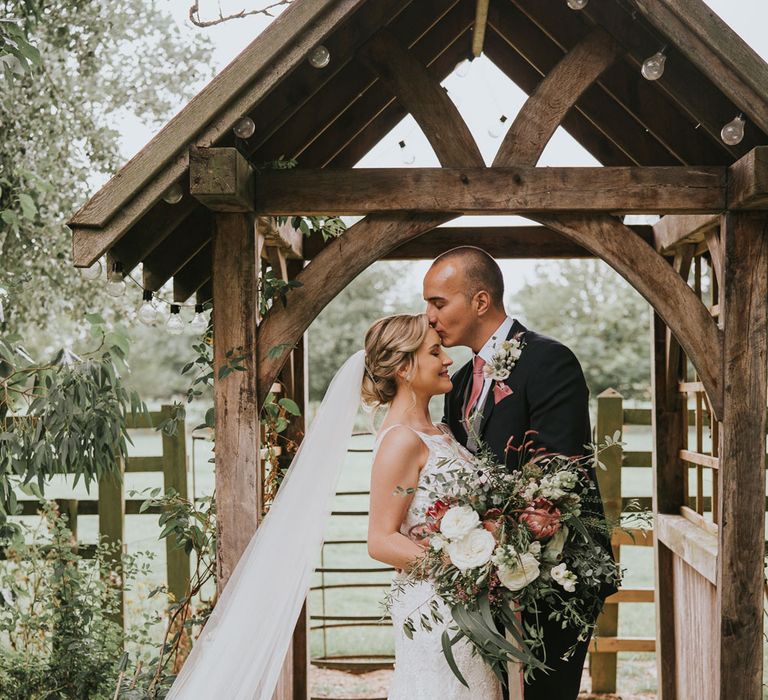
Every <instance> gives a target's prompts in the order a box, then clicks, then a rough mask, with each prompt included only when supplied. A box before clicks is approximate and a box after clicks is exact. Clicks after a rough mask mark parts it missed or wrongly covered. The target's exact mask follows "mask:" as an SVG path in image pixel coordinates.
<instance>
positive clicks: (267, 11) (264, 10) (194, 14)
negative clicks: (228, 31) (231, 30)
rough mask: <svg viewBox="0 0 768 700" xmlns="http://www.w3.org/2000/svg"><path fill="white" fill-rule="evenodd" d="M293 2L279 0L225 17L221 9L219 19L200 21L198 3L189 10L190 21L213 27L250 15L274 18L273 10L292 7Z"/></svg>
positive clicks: (197, 24)
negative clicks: (287, 6)
mask: <svg viewBox="0 0 768 700" xmlns="http://www.w3.org/2000/svg"><path fill="white" fill-rule="evenodd" d="M290 3H291V0H277V2H273V3H270V4H269V5H267V6H265V7H261V8H256V9H253V10H240V12H234V13H232V14H230V15H224V14H223V13H222V11H221V7H219V16H218V18H217V19H210V20H202V19H200V3H198V2H196V3H194V4H193V5H192V6H191V7H190V8H189V19H190V21H191V22H192V24H194V25H195V26H197V27H212V26H214V25H216V24H221V23H222V22H228V21H229V20H232V19H242V18H243V17H248V16H250V15H266V16H268V17H274V15H273V14H272V10H274V9H275V8H276V7H280V6H284V5H290Z"/></svg>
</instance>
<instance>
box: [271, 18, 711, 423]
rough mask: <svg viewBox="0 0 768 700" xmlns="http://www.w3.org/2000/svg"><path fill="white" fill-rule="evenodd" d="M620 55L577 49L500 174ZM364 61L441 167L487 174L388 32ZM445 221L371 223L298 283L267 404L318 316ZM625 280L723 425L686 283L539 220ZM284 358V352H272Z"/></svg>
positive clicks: (656, 261) (462, 131)
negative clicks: (671, 339) (685, 360)
mask: <svg viewBox="0 0 768 700" xmlns="http://www.w3.org/2000/svg"><path fill="white" fill-rule="evenodd" d="M620 51H621V49H620V47H619V46H618V44H616V42H615V41H614V40H613V39H612V38H611V37H610V36H609V35H608V34H607V33H605V32H604V31H603V30H601V29H596V30H594V31H593V32H591V33H590V34H588V35H587V36H586V37H585V38H584V39H583V40H582V41H581V42H580V43H579V44H577V45H576V46H575V47H574V48H573V49H572V50H571V51H570V52H568V54H567V55H566V56H565V57H564V58H563V59H562V61H561V62H560V63H559V64H558V65H557V66H556V67H555V68H554V70H552V71H551V72H550V73H549V74H548V75H547V77H546V78H545V79H544V80H543V81H542V82H541V84H540V85H539V87H538V88H537V90H536V91H535V92H534V93H533V94H532V95H531V96H530V97H529V98H528V100H527V101H526V103H525V104H524V106H523V108H522V109H521V110H520V113H519V114H518V116H517V117H516V119H515V121H514V122H513V124H512V126H511V127H510V129H509V131H508V132H507V134H506V136H505V138H504V140H503V142H502V144H501V146H500V147H499V150H498V153H497V155H496V157H495V159H494V161H493V167H502V166H521V165H522V166H525V165H529V166H533V165H535V164H536V163H537V162H538V159H539V157H540V156H541V154H542V152H543V151H544V148H545V147H546V145H547V143H548V142H549V140H550V138H551V137H552V135H553V134H554V133H555V131H556V129H557V127H558V126H559V125H560V124H561V122H562V120H563V119H564V117H565V115H566V114H567V113H568V111H569V110H570V109H571V108H572V107H573V106H574V105H575V104H576V102H577V101H578V99H579V98H580V97H581V95H582V94H583V93H584V92H585V91H586V90H587V89H588V88H589V87H590V86H591V85H592V84H593V83H594V82H595V80H597V78H598V77H599V76H600V75H601V74H602V73H603V72H604V71H605V70H607V69H608V68H609V67H610V66H611V65H612V64H613V63H614V61H615V60H616V59H617V57H618V56H619V55H620ZM360 58H361V59H362V60H363V61H365V62H366V63H367V65H369V66H370V67H371V69H372V70H373V71H374V72H375V73H376V74H377V75H378V76H379V78H380V79H381V80H382V81H383V82H384V83H386V84H387V85H388V87H389V88H390V89H391V90H392V92H394V94H395V95H396V96H397V97H398V99H399V101H400V102H401V103H402V104H403V105H404V106H405V107H406V108H407V109H408V111H409V112H410V113H411V114H412V116H413V118H414V119H415V120H416V122H417V123H418V124H419V126H420V127H421V129H422V130H423V132H424V134H425V136H426V137H427V139H428V140H429V142H430V144H431V145H432V148H433V149H434V151H435V153H436V155H437V157H438V160H439V161H440V163H441V165H442V166H443V167H458V168H461V167H467V168H471V167H483V166H484V162H483V158H482V156H481V155H480V151H479V149H478V148H477V144H476V143H475V142H474V139H473V138H472V136H471V134H470V132H469V129H468V127H467V125H466V123H465V122H464V120H463V119H462V117H461V115H460V114H459V112H458V110H457V109H456V107H455V106H454V104H453V102H452V101H451V100H450V98H449V97H448V95H447V94H446V93H445V91H444V90H443V89H442V88H441V87H440V85H438V84H437V83H435V81H433V80H432V79H431V77H430V76H429V74H428V73H427V71H426V69H425V68H424V67H423V66H422V65H421V64H420V63H419V62H418V61H416V60H415V59H414V58H413V57H411V56H410V55H409V53H408V52H407V51H406V50H405V49H404V48H403V47H402V46H401V45H400V44H399V43H398V42H397V40H396V39H395V38H394V37H392V36H391V35H390V34H389V33H388V32H386V31H385V30H382V31H380V32H378V33H377V34H376V35H375V36H374V37H373V38H372V39H371V40H370V41H369V42H368V43H367V44H366V45H364V46H363V47H362V49H361V51H360ZM453 218H455V216H453V215H447V214H438V215H432V214H420V213H411V212H402V213H395V214H369V215H368V216H366V217H365V218H364V219H362V220H361V221H359V222H358V223H357V224H355V225H354V226H352V227H351V228H350V229H349V230H348V231H347V232H346V233H345V234H344V236H343V237H341V238H339V239H337V240H335V241H333V242H332V243H331V244H330V245H328V246H327V247H326V248H324V249H323V250H322V251H321V252H320V253H319V254H318V255H317V257H315V258H314V259H313V260H312V262H311V263H310V264H309V265H308V266H307V267H306V268H304V269H303V270H302V271H301V272H300V273H299V274H298V275H297V277H296V280H297V281H298V282H300V283H301V285H302V286H301V287H299V288H297V289H295V290H293V291H292V292H291V297H290V302H289V304H288V305H287V306H282V305H277V304H276V305H274V306H273V307H272V309H271V310H270V312H269V313H268V314H267V316H266V317H265V319H264V321H263V323H262V325H261V327H260V329H259V338H258V348H257V352H258V364H257V366H258V373H259V376H258V381H257V386H258V387H259V389H258V392H259V394H258V395H259V403H260V404H261V403H262V402H263V400H264V397H265V396H266V393H267V388H268V387H270V386H271V385H272V383H273V382H274V381H275V379H276V378H277V375H278V372H279V371H280V368H281V367H282V365H283V364H284V363H285V361H286V359H287V358H288V356H289V354H290V352H291V348H292V347H293V346H294V345H295V343H297V342H298V340H299V339H300V338H301V335H302V334H303V333H304V331H306V330H307V328H308V327H309V325H310V324H311V322H312V321H313V320H314V319H315V318H316V317H317V315H318V314H319V313H320V311H321V310H322V309H323V308H324V307H325V306H326V305H327V304H328V303H329V302H330V301H331V300H332V299H333V298H334V297H335V296H336V295H337V294H338V293H339V292H340V291H341V290H342V289H343V288H344V287H345V286H346V285H347V284H348V283H349V282H350V281H352V279H354V278H355V277H356V276H357V275H358V274H360V273H361V272H362V271H363V270H365V269H366V268H367V267H368V266H369V265H370V264H372V263H373V262H375V261H376V260H379V259H380V258H381V257H383V256H384V255H386V254H387V253H388V252H390V251H391V250H394V249H395V248H397V247H398V246H400V245H402V244H403V243H405V242H407V241H409V240H411V239H413V238H416V237H418V236H420V235H422V234H424V233H426V232H427V231H430V230H431V229H433V228H435V227H436V226H439V225H441V224H443V223H445V222H447V221H449V220H451V219H453ZM529 218H531V219H533V220H535V221H538V222H539V223H542V224H545V225H546V226H547V227H549V228H550V229H551V230H555V231H557V232H559V233H561V234H562V235H563V236H565V237H567V238H569V239H571V240H573V241H574V242H576V243H578V244H579V245H581V246H583V247H584V248H586V249H588V250H590V251H592V252H593V253H594V254H595V255H597V256H598V257H600V258H602V259H603V260H605V261H606V262H607V263H608V264H610V265H611V266H612V267H613V268H614V269H615V270H616V271H617V272H618V273H619V274H621V275H622V276H623V277H624V278H625V279H626V280H627V281H628V282H629V283H630V284H631V285H632V286H633V287H635V289H637V291H638V292H640V294H642V296H643V297H645V299H646V300H647V301H648V302H649V303H650V304H651V306H653V307H654V309H655V310H656V311H657V313H658V314H659V316H660V317H661V318H662V319H663V320H664V322H665V323H666V325H667V326H668V327H669V328H670V329H671V331H672V332H673V333H674V335H675V337H676V338H677V340H678V342H679V343H680V346H681V347H682V348H683V350H684V351H685V352H686V353H687V354H688V356H689V357H690V358H691V361H692V362H693V364H694V366H695V367H696V369H697V370H698V372H699V374H700V376H701V379H702V382H703V384H704V386H705V389H706V392H707V396H708V398H709V401H710V404H711V405H712V408H713V411H714V413H715V415H716V416H717V417H720V415H721V409H722V396H721V394H722V388H721V386H720V358H721V357H722V337H721V332H720V331H719V329H718V327H717V323H716V322H715V320H714V319H713V318H712V316H711V315H710V314H709V312H708V311H707V309H706V307H705V306H704V305H703V304H702V302H701V300H700V299H699V298H698V297H697V296H696V295H695V294H694V292H693V291H692V290H691V289H690V287H689V286H688V285H687V284H686V282H685V281H684V280H683V279H682V277H681V276H680V274H679V273H678V272H676V271H675V270H674V269H673V267H672V266H670V265H669V264H668V263H667V262H666V260H665V259H664V258H663V257H662V256H661V255H660V254H659V253H657V252H656V251H655V250H654V249H653V248H652V247H650V246H649V245H648V244H647V243H646V242H645V241H644V240H643V239H641V238H640V237H639V236H638V235H637V234H636V233H635V232H634V231H632V230H631V229H630V228H629V227H627V226H625V225H624V224H623V223H622V222H621V220H620V219H618V218H616V217H611V216H600V215H561V214H557V215H549V214H538V215H531V216H530V217H529ZM273 348H279V349H280V350H279V352H275V351H274V350H272V349H273Z"/></svg>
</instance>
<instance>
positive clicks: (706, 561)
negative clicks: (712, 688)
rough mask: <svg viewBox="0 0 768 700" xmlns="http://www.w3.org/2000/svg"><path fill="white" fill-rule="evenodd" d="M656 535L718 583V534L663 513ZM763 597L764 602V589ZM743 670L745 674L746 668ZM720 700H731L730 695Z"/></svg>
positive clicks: (667, 582) (657, 517) (685, 560)
mask: <svg viewBox="0 0 768 700" xmlns="http://www.w3.org/2000/svg"><path fill="white" fill-rule="evenodd" d="M654 532H655V533H656V537H657V539H658V540H659V542H661V543H663V544H664V546H665V547H667V548H668V549H669V550H670V551H671V552H673V553H674V555H675V556H677V557H678V558H679V559H682V560H683V561H684V562H685V563H686V564H688V566H690V567H691V568H693V569H695V570H696V571H698V572H699V573H700V574H701V575H702V576H703V577H704V578H706V579H707V580H708V581H709V582H710V583H715V581H716V579H717V559H718V548H717V537H716V536H715V535H713V534H711V533H709V532H707V531H706V530H704V529H703V528H701V527H699V526H698V525H695V524H694V523H692V522H691V521H690V520H688V519H687V518H684V517H683V516H682V515H671V514H666V513H660V514H659V515H657V516H656V526H655V528H654ZM659 583H660V584H661V585H662V586H666V585H669V584H670V583H671V580H668V581H666V582H659ZM673 585H674V584H673ZM760 594H761V599H762V587H761V590H760ZM750 668H751V667H750ZM740 670H741V673H742V675H743V674H744V669H743V668H742V669H740ZM719 697H728V695H721V696H719ZM736 697H739V698H748V697H755V698H756V697H758V696H757V695H754V696H752V695H737V696H736Z"/></svg>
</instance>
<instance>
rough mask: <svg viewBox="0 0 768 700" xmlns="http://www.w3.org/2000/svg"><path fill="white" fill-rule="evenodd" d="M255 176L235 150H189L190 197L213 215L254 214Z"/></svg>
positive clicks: (247, 163) (196, 148) (193, 147)
mask: <svg viewBox="0 0 768 700" xmlns="http://www.w3.org/2000/svg"><path fill="white" fill-rule="evenodd" d="M254 173H255V171H254V169H253V167H251V164H250V163H249V162H248V161H247V160H246V159H245V157H244V156H243V155H242V154H241V153H240V152H239V151H238V150H237V149H236V148H198V147H197V146H191V147H190V149H189V191H190V194H191V195H192V196H193V197H194V198H195V199H197V201H198V202H200V203H201V204H203V205H204V206H206V207H207V208H208V209H211V210H212V211H233V212H238V211H239V212H246V211H252V210H253V197H254V191H253V176H254Z"/></svg>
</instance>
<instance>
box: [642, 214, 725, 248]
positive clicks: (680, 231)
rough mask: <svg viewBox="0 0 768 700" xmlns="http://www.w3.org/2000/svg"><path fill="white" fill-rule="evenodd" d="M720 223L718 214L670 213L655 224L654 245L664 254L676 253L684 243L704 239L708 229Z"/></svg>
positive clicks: (714, 227)
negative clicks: (676, 249) (678, 247)
mask: <svg viewBox="0 0 768 700" xmlns="http://www.w3.org/2000/svg"><path fill="white" fill-rule="evenodd" d="M719 225H720V216H719V215H717V214H668V215H667V216H662V217H661V219H659V220H658V221H657V222H656V223H655V224H653V239H654V247H655V248H656V250H657V251H658V252H659V253H661V254H662V255H670V254H672V255H674V252H675V248H676V247H677V246H678V245H681V244H684V243H697V242H698V241H702V240H704V237H705V236H706V233H707V231H709V230H711V229H716V228H717V227H718V226H719Z"/></svg>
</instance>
